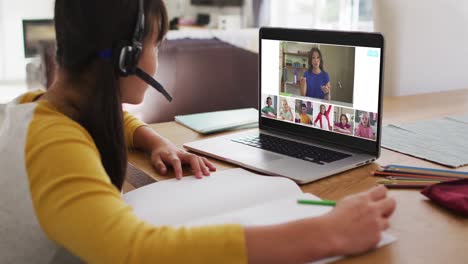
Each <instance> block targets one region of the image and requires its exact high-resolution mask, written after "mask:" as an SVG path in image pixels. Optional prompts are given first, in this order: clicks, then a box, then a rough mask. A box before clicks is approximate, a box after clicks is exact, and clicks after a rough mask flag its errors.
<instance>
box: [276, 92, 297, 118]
mask: <svg viewBox="0 0 468 264" xmlns="http://www.w3.org/2000/svg"><path fill="white" fill-rule="evenodd" d="M279 104H280V106H279V109H278V119H279V120H283V121H287V122H294V113H295V109H294V108H295V100H294V98H288V97H281V96H280V97H279Z"/></svg>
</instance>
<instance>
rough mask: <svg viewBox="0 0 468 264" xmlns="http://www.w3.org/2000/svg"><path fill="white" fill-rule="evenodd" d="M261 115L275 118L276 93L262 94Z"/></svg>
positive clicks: (276, 106)
mask: <svg viewBox="0 0 468 264" xmlns="http://www.w3.org/2000/svg"><path fill="white" fill-rule="evenodd" d="M262 102H263V103H262V109H261V112H262V116H263V117H268V118H274V119H276V116H277V113H278V111H277V109H278V97H277V96H276V95H268V94H262Z"/></svg>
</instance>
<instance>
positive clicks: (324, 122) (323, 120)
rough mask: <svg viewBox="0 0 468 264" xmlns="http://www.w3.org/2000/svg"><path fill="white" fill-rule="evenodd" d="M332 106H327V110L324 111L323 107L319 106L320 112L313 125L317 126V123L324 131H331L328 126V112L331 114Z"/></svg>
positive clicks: (329, 125)
mask: <svg viewBox="0 0 468 264" xmlns="http://www.w3.org/2000/svg"><path fill="white" fill-rule="evenodd" d="M331 109H332V106H331V105H329V106H328V109H327V110H325V105H320V112H319V113H318V115H317V117H316V118H315V120H314V125H315V126H317V123H319V127H320V128H321V129H324V130H331V128H332V127H331V124H330V112H331Z"/></svg>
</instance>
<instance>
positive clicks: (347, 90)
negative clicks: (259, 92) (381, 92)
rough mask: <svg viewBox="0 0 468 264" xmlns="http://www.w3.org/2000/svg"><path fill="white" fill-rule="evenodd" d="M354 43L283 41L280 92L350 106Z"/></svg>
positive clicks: (351, 102) (352, 93)
mask: <svg viewBox="0 0 468 264" xmlns="http://www.w3.org/2000/svg"><path fill="white" fill-rule="evenodd" d="M354 64H355V47H347V46H335V45H325V44H307V43H298V42H288V41H284V42H282V43H281V45H280V65H281V70H280V71H281V72H280V74H281V85H280V94H289V95H296V96H303V97H309V98H314V99H315V100H316V99H319V100H323V101H324V102H325V103H326V101H329V103H333V104H338V105H342V106H347V107H350V108H353V96H354V66H355V65H354Z"/></svg>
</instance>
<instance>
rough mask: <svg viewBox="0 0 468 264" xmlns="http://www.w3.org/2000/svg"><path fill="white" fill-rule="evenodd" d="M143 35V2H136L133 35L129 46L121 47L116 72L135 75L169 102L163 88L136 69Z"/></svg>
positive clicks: (170, 97)
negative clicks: (136, 9)
mask: <svg viewBox="0 0 468 264" xmlns="http://www.w3.org/2000/svg"><path fill="white" fill-rule="evenodd" d="M144 34H145V12H144V5H143V0H138V17H137V22H136V26H135V33H134V34H133V39H132V44H131V46H123V47H122V49H121V50H120V56H119V58H118V62H117V63H118V71H119V74H120V75H121V76H124V77H126V76H129V75H136V76H138V77H139V78H140V79H142V80H143V81H144V82H146V83H147V84H149V85H150V86H152V87H153V88H154V89H156V90H157V91H158V92H160V93H161V94H163V95H164V97H166V99H167V100H168V101H169V102H171V101H172V96H171V95H170V94H169V93H168V92H167V91H166V89H164V87H163V86H162V85H161V84H160V83H159V82H158V81H156V80H155V79H154V78H153V77H151V76H150V75H149V74H147V73H146V72H144V71H143V70H142V69H140V68H139V67H138V61H139V60H140V56H141V53H142V51H143V37H144Z"/></svg>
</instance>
